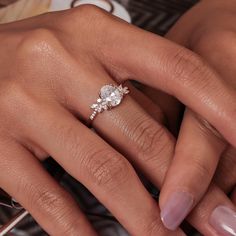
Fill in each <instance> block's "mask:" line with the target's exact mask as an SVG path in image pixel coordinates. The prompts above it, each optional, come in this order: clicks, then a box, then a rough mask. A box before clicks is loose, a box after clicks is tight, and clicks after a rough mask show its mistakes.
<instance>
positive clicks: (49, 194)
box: [26, 185, 71, 216]
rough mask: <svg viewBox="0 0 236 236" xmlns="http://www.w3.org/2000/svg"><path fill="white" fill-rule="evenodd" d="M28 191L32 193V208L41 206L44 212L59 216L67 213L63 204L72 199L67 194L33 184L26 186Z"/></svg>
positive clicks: (30, 200)
mask: <svg viewBox="0 0 236 236" xmlns="http://www.w3.org/2000/svg"><path fill="white" fill-rule="evenodd" d="M26 191H27V192H29V193H30V194H29V196H30V197H29V202H28V204H29V205H30V208H31V209H33V207H35V206H40V207H41V208H42V210H43V211H44V212H48V213H50V214H52V215H57V216H58V215H60V214H62V213H63V214H64V213H65V212H64V211H65V209H64V207H63V206H65V204H68V202H70V200H71V199H69V197H68V196H67V195H64V196H62V195H61V193H58V192H56V191H54V190H44V189H41V190H39V189H35V188H34V187H32V186H31V185H29V186H27V187H26Z"/></svg>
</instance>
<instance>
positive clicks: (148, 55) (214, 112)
mask: <svg viewBox="0 0 236 236" xmlns="http://www.w3.org/2000/svg"><path fill="white" fill-rule="evenodd" d="M113 23H114V26H117V28H116V31H112V32H110V33H111V35H112V38H114V39H115V42H114V41H112V43H107V44H106V45H104V47H103V48H102V55H106V58H103V61H104V64H105V67H106V69H107V70H108V71H110V73H111V74H113V75H114V76H116V78H117V80H119V81H124V80H126V79H130V78H135V79H137V80H138V81H140V82H142V83H144V84H146V85H149V86H151V87H154V88H156V89H161V90H162V91H164V92H166V93H168V94H170V95H173V96H174V97H176V98H178V100H180V101H181V102H183V103H184V104H185V105H186V106H188V107H190V108H191V109H192V110H194V111H195V112H197V113H198V114H200V115H201V116H202V117H204V118H205V119H206V120H207V121H208V122H210V123H211V124H212V125H213V126H214V127H216V128H217V129H218V130H219V132H220V133H222V134H223V135H224V137H225V138H226V139H227V140H228V141H229V142H230V143H231V144H232V145H234V146H236V125H234V119H235V106H236V95H235V91H234V90H233V89H232V88H230V87H228V85H227V84H226V83H225V82H224V81H222V80H221V79H220V78H219V76H218V75H217V74H216V73H215V72H214V71H213V70H211V69H210V68H209V67H208V65H207V63H205V62H204V61H203V60H202V59H200V57H198V56H197V55H196V54H194V53H193V52H191V51H189V50H187V49H185V48H183V47H181V46H178V45H177V44H174V43H172V42H170V41H168V40H166V39H163V38H161V37H158V36H156V35H154V34H151V33H146V32H144V31H142V30H140V29H137V28H135V27H130V26H129V25H128V24H127V25H126V24H120V23H119V22H113ZM126 30H127V31H128V32H129V34H127V35H125V36H124V34H122V33H121V32H124V31H126ZM120 35H122V39H121V37H120ZM144 41H145V42H148V43H143V42H144ZM130 42H132V44H130ZM114 45H115V46H114ZM117 45H119V48H120V50H117ZM137 51H138V52H139V53H138V54H137V53H136V52H137ZM124 58H125V60H124ZM144 58H145V60H144ZM113 65H117V66H116V68H117V67H118V68H119V69H116V70H112V68H114V66H113ZM117 71H121V72H120V73H119V72H117Z"/></svg>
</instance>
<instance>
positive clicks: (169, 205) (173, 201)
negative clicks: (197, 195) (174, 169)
mask: <svg viewBox="0 0 236 236" xmlns="http://www.w3.org/2000/svg"><path fill="white" fill-rule="evenodd" d="M192 207H193V197H192V195H190V194H189V193H187V192H175V193H173V194H172V195H171V196H170V198H169V200H167V202H166V204H165V205H164V207H163V208H162V209H161V219H162V222H163V224H164V225H165V227H166V228H167V229H169V230H176V229H177V228H178V227H179V225H180V224H181V223H182V221H183V220H184V219H185V217H186V216H187V215H188V214H189V212H190V211H191V209H192Z"/></svg>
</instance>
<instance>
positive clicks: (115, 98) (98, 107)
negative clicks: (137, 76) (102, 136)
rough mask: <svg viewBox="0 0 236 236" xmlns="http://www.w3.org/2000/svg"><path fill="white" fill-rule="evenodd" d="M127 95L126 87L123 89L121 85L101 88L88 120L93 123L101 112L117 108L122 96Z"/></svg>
mask: <svg viewBox="0 0 236 236" xmlns="http://www.w3.org/2000/svg"><path fill="white" fill-rule="evenodd" d="M128 93H129V89H128V87H123V86H122V85H119V86H117V85H113V84H109V85H105V86H103V87H102V88H101V90H100V93H99V98H98V99H97V102H96V103H94V104H93V105H92V106H91V109H92V110H93V113H92V114H91V116H90V117H89V119H90V120H91V121H93V120H94V119H95V117H96V116H97V115H98V113H102V112H103V111H107V110H110V109H112V108H114V107H116V106H118V105H119V104H120V103H121V101H122V99H123V97H124V95H126V94H128Z"/></svg>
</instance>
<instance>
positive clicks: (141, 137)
mask: <svg viewBox="0 0 236 236" xmlns="http://www.w3.org/2000/svg"><path fill="white" fill-rule="evenodd" d="M0 38H1V43H2V44H1V45H2V46H1V50H0V53H1V56H0V64H1V65H2V66H1V68H2V70H1V76H0V78H1V85H0V101H1V103H0V111H1V114H2V116H1V122H0V123H1V135H0V137H1V138H0V150H1V162H0V168H1V172H0V186H1V187H2V188H3V189H4V190H6V192H8V193H9V194H11V195H12V196H13V197H14V198H15V199H16V200H17V201H19V202H20V203H21V204H22V205H23V206H24V207H25V208H26V209H27V210H28V211H29V212H30V213H31V214H32V215H33V217H34V218H35V219H36V220H37V221H38V222H39V223H40V224H41V225H42V226H43V228H44V229H45V230H46V231H47V232H48V233H49V234H50V235H89V236H90V235H95V232H94V231H93V230H92V229H91V227H90V225H89V224H88V222H87V221H86V219H85V217H84V216H83V214H82V213H81V212H80V211H79V209H78V208H77V206H76V204H75V202H74V201H73V199H72V198H71V197H70V196H69V195H68V194H67V193H66V192H65V191H64V190H63V189H62V188H61V187H60V186H59V185H57V183H55V182H54V180H53V179H51V177H50V176H49V175H48V174H47V173H46V172H45V171H44V170H43V169H42V167H41V165H40V164H39V162H38V161H37V159H38V160H43V159H45V158H46V157H47V156H49V155H50V156H53V158H54V159H55V160H56V161H57V162H58V163H59V164H60V165H61V166H63V168H64V169H65V170H66V171H67V172H69V173H70V174H71V175H72V176H74V177H75V178H76V179H77V180H79V181H80V182H82V183H83V184H84V185H85V186H86V187H87V188H88V189H89V190H90V191H91V192H92V193H93V194H94V195H95V196H96V197H97V198H98V199H99V200H100V201H101V202H102V203H104V205H105V206H107V207H108V209H110V210H111V212H112V213H113V214H114V216H115V217H116V218H117V219H118V220H119V221H120V222H121V223H122V224H123V225H124V227H125V228H127V230H128V231H129V232H130V233H131V234H132V235H183V232H182V231H181V230H178V231H176V232H173V233H172V232H170V231H168V230H167V229H165V228H164V227H163V226H162V224H161V220H160V217H159V209H158V206H157V204H156V203H155V201H154V200H153V199H152V198H151V197H150V196H149V194H148V193H147V191H146V190H145V189H144V187H143V185H142V184H141V182H140V180H139V178H138V176H137V175H136V173H135V171H134V169H133V167H132V166H131V164H130V162H132V163H133V165H135V167H136V168H138V169H140V170H141V171H142V172H143V173H144V174H145V175H146V176H147V178H149V179H150V180H151V181H152V182H153V183H154V184H155V185H156V186H158V187H160V186H161V183H162V182H163V179H164V176H165V173H166V170H167V168H168V165H169V163H170V161H171V158H172V156H173V150H174V142H175V140H174V138H173V137H172V136H171V134H170V133H169V132H168V131H167V130H166V129H165V128H164V127H163V125H161V124H160V123H158V122H156V121H155V120H154V119H153V118H151V116H149V115H148V114H147V113H146V112H145V111H144V110H143V109H142V108H141V107H140V106H139V105H138V103H136V102H135V100H137V99H136V98H137V96H135V95H131V96H134V98H132V97H131V96H127V98H125V101H124V102H123V104H122V105H120V106H119V107H118V108H117V109H113V110H111V111H109V112H104V113H103V114H100V115H99V116H98V117H97V118H96V119H95V121H94V123H93V127H94V128H95V129H96V131H97V132H98V133H99V134H100V136H101V137H103V139H102V138H100V137H99V136H98V135H96V134H95V133H94V132H92V131H91V130H90V129H88V128H87V127H86V126H84V125H83V124H82V122H83V121H85V120H87V119H88V117H89V116H90V114H91V110H90V109H89V106H90V105H91V104H93V103H94V102H95V101H96V99H97V93H98V91H99V89H100V88H101V87H102V86H103V85H104V84H110V83H116V82H117V83H123V82H125V81H126V80H128V79H133V78H135V79H137V80H139V81H140V82H143V83H146V84H147V85H150V86H153V87H154V88H156V89H161V90H163V91H165V92H168V93H170V94H172V95H175V96H176V97H178V98H179V99H180V100H181V101H182V102H184V103H185V104H187V105H188V106H189V107H190V108H192V109H193V110H195V111H196V112H198V113H199V114H200V115H202V116H203V117H205V118H206V119H208V121H209V122H211V123H212V124H213V125H214V126H215V127H216V128H217V129H218V130H219V131H220V132H221V133H222V134H223V135H224V136H225V137H226V138H227V139H228V141H229V142H231V143H232V144H236V142H235V140H236V133H235V132H233V131H234V130H235V129H236V126H235V125H234V124H233V122H228V121H233V120H234V107H235V106H234V104H235V103H236V94H235V91H233V90H231V89H230V88H228V87H227V85H226V84H225V83H224V82H221V81H220V80H219V77H218V75H217V74H215V73H214V72H213V71H212V70H211V69H210V68H209V67H207V66H205V67H204V68H201V66H200V65H202V64H203V62H202V60H201V59H200V58H199V57H197V56H196V55H195V54H194V53H192V52H190V51H188V50H186V49H184V48H182V47H180V46H178V45H176V44H174V43H171V42H169V41H168V40H165V39H163V38H161V37H157V36H156V35H153V34H150V33H147V32H144V31H142V30H140V29H137V28H136V27H133V26H131V25H129V24H126V23H124V22H123V21H120V20H117V19H116V18H113V17H111V16H110V15H108V14H106V13H105V12H104V11H101V10H99V9H97V8H95V7H91V6H83V7H80V8H78V9H73V10H70V11H63V12H59V13H51V14H46V15H42V16H39V17H35V18H32V19H28V20H25V21H20V22H15V23H12V24H6V25H1V26H0ZM130 42H132V43H130ZM144 42H148V43H147V44H144ZM137 52H138V53H137ZM144 59H145V60H144ZM187 59H188V60H187ZM205 75H208V76H205ZM179 78H181V79H182V80H181V81H179ZM197 78H202V80H201V81H200V82H199V83H196V79H197ZM208 81H211V82H212V84H214V86H215V87H216V90H212V91H211V93H209V91H208V89H206V88H204V87H203V85H204V84H205V83H207V82H208ZM200 89H201V90H200ZM132 90H133V91H135V90H134V89H132ZM218 90H220V91H221V93H222V94H225V96H226V95H227V96H226V97H225V99H221V98H219V96H218V93H217V92H216V91H218ZM133 94H135V92H133ZM203 97H204V98H205V99H202V98H203ZM196 99H197V102H196ZM206 101H207V102H206ZM227 101H232V104H229V106H227V107H225V106H224V104H225V103H226V102H227ZM209 104H210V105H209ZM212 105H214V106H213V107H212ZM215 106H217V107H218V108H219V109H220V110H221V111H224V112H223V114H224V116H222V114H221V113H218V112H217V111H216V110H215ZM22 118H23V119H22ZM77 118H78V119H77ZM226 121H227V122H226ZM222 122H223V124H224V126H223V125H222ZM111 131H112V132H111ZM81 134H82V135H81ZM108 143H109V144H108ZM112 146H113V147H112ZM114 148H116V149H114ZM122 154H123V155H122ZM125 157H126V158H127V159H128V160H129V161H127V159H126V158H125ZM36 158H37V159H36ZM13 167H14V168H13ZM22 173H23V174H22ZM9 180H10V181H9ZM131 186H132V188H131ZM137 193H138V194H137ZM221 200H222V202H224V203H225V204H229V205H230V202H228V200H227V198H226V197H225V195H222V198H221ZM140 212H141V214H140Z"/></svg>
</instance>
